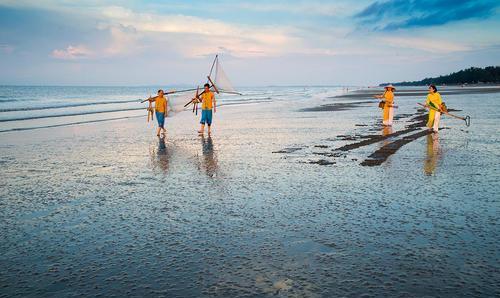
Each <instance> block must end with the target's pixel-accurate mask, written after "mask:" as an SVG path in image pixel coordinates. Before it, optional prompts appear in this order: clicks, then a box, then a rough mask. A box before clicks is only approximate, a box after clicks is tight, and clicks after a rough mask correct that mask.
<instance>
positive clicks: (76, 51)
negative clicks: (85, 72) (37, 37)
mask: <svg viewBox="0 0 500 298" xmlns="http://www.w3.org/2000/svg"><path fill="white" fill-rule="evenodd" d="M91 55H92V51H90V50H89V49H87V48H86V47H85V46H83V45H78V46H72V45H69V46H68V47H67V48H66V49H62V50H58V49H56V50H53V51H52V54H51V56H52V57H53V58H56V59H62V60H77V59H86V58H89V57H91Z"/></svg>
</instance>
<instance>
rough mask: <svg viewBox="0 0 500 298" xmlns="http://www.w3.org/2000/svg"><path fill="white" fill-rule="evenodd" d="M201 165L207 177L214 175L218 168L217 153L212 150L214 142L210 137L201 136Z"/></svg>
mask: <svg viewBox="0 0 500 298" xmlns="http://www.w3.org/2000/svg"><path fill="white" fill-rule="evenodd" d="M201 143H202V152H203V161H202V166H203V168H204V169H205V172H206V173H207V175H208V176H209V177H215V176H216V173H217V169H218V165H217V155H216V154H215V152H214V143H213V141H212V138H211V137H208V138H205V137H202V139H201Z"/></svg>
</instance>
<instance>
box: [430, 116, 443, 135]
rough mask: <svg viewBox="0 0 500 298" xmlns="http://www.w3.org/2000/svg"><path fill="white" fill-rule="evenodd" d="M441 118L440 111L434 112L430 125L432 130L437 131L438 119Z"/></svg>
mask: <svg viewBox="0 0 500 298" xmlns="http://www.w3.org/2000/svg"><path fill="white" fill-rule="evenodd" d="M440 119H441V113H439V112H436V113H435V115H434V125H433V126H432V130H433V131H434V132H438V131H439V120H440Z"/></svg>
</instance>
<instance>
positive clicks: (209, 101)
mask: <svg viewBox="0 0 500 298" xmlns="http://www.w3.org/2000/svg"><path fill="white" fill-rule="evenodd" d="M204 87H205V90H204V91H203V94H201V121H200V124H201V128H200V130H199V131H198V133H199V134H200V135H203V133H204V131H205V124H206V125H207V126H208V135H209V136H210V134H211V130H210V129H211V126H212V116H213V115H212V110H213V112H215V111H216V103H215V96H214V94H213V92H212V91H210V85H209V84H205V86H204Z"/></svg>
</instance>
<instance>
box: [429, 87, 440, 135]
mask: <svg viewBox="0 0 500 298" xmlns="http://www.w3.org/2000/svg"><path fill="white" fill-rule="evenodd" d="M442 104H443V101H442V100H441V94H439V93H438V92H437V88H436V86H435V85H430V86H429V94H428V95H427V100H426V102H425V106H426V107H428V108H429V119H428V120H427V127H428V128H429V129H430V130H432V131H433V132H438V130H439V120H440V119H441V105H442Z"/></svg>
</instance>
